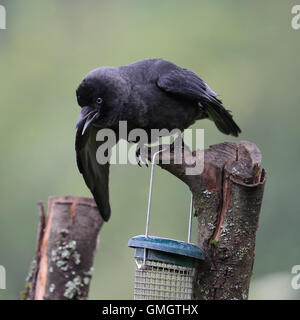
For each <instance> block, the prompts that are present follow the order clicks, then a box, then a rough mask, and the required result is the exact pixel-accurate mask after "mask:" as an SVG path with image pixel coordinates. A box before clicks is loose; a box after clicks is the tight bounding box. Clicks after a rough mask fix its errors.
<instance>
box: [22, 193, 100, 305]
mask: <svg viewBox="0 0 300 320" xmlns="http://www.w3.org/2000/svg"><path fill="white" fill-rule="evenodd" d="M39 208H40V216H39V218H40V219H39V231H38V239H37V249H36V256H35V259H34V261H33V263H32V268H31V272H30V274H29V277H28V285H27V292H25V297H24V298H25V299H27V300H68V299H86V298H87V296H88V292H89V285H90V280H91V277H92V270H93V261H94V256H95V252H96V249H97V243H98V235H99V231H100V228H101V226H102V224H103V220H102V218H101V216H100V215H99V211H98V209H97V206H96V203H95V202H94V200H93V199H91V198H83V197H75V196H65V197H50V198H49V200H48V214H47V216H46V215H45V212H44V208H43V205H42V204H41V203H40V204H39Z"/></svg>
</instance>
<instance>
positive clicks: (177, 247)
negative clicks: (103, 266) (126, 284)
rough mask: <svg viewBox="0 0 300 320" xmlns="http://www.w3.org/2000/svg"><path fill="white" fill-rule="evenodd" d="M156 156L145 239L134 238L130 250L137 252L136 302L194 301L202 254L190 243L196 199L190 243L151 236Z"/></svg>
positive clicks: (152, 171)
mask: <svg viewBox="0 0 300 320" xmlns="http://www.w3.org/2000/svg"><path fill="white" fill-rule="evenodd" d="M160 152H162V151H158V152H156V153H155V154H154V155H153V159H152V167H151V179H150V190H149V201H148V212H147V223H146V233H145V235H139V236H135V237H133V238H131V239H130V240H129V242H128V246H129V247H132V248H134V249H135V252H134V258H135V262H136V271H135V285H134V299H135V300H149V299H150V300H191V299H192V289H193V277H194V274H195V266H196V263H197V261H199V260H203V259H204V254H203V251H202V250H201V249H200V248H199V247H198V246H196V245H194V244H192V243H191V230H192V213H193V198H192V196H191V204H190V215H189V229H188V241H187V242H184V241H179V240H173V239H168V238H161V237H154V236H149V221H150V220H149V219H150V211H151V198H152V186H153V176H154V166H155V159H156V156H157V154H159V153H160Z"/></svg>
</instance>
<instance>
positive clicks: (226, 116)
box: [75, 59, 241, 221]
mask: <svg viewBox="0 0 300 320" xmlns="http://www.w3.org/2000/svg"><path fill="white" fill-rule="evenodd" d="M76 95H77V101H78V104H79V106H80V107H81V113H80V116H79V118H78V121H77V125H76V127H77V133H76V142H75V149H76V156H77V165H78V169H79V171H80V173H81V174H82V175H83V177H84V180H85V183H86V185H87V186H88V188H89V189H90V191H91V192H92V194H93V196H94V199H95V201H96V204H97V206H98V209H99V212H100V215H101V216H102V218H103V219H104V220H105V221H108V219H109V218H110V214H111V209H110V204H109V190H108V178H109V163H108V162H107V163H104V164H99V163H98V162H97V160H96V152H97V147H98V146H99V142H97V141H96V134H97V131H98V130H99V129H101V128H109V129H112V130H113V131H114V132H116V134H117V133H118V125H119V121H127V127H128V131H130V130H132V129H136V128H141V129H144V130H145V131H146V132H147V133H149V134H150V131H151V129H160V130H161V129H167V130H169V131H171V130H173V129H175V128H176V129H179V130H181V131H183V130H184V129H186V128H188V127H189V126H190V125H192V124H193V123H194V122H195V121H196V120H199V119H205V118H207V119H210V120H212V121H214V123H215V125H216V127H217V128H218V129H219V130H220V131H221V132H223V133H224V134H228V135H233V136H235V137H237V136H238V134H239V133H240V132H241V130H240V128H239V127H238V126H237V124H236V123H235V122H234V121H233V119H232V116H231V114H230V113H229V111H228V110H226V109H225V108H224V107H223V105H222V102H221V101H220V99H219V98H218V94H216V93H215V92H214V91H213V90H212V89H211V88H210V87H209V86H208V85H207V84H206V83H205V81H204V80H202V79H201V78H200V77H199V76H198V75H197V74H196V73H194V72H192V71H190V70H188V69H184V68H181V67H179V66H177V65H175V64H174V63H172V62H169V61H166V60H164V59H145V60H141V61H137V62H135V63H133V64H130V65H126V66H121V67H119V68H114V67H101V68H98V69H95V70H93V71H91V72H89V73H88V74H87V75H86V76H85V77H84V79H83V80H82V82H81V83H80V85H79V86H78V88H77V90H76Z"/></svg>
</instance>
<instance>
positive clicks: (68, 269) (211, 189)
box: [25, 141, 266, 300]
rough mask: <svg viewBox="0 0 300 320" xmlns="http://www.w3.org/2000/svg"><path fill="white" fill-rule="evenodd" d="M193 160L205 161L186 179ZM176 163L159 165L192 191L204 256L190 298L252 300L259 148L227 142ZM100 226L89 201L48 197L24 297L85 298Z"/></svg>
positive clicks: (259, 188)
mask: <svg viewBox="0 0 300 320" xmlns="http://www.w3.org/2000/svg"><path fill="white" fill-rule="evenodd" d="M162 148H163V147H162ZM161 157H164V154H163V153H162V154H160V155H159V158H160V159H161ZM195 157H198V158H199V157H204V170H203V171H202V173H201V174H197V175H187V174H186V169H188V168H189V169H191V168H193V166H194V167H195V165H194V164H193V162H194V160H193V159H195ZM149 159H151V155H150V154H149ZM174 159H175V155H174V154H173V153H171V154H170V155H169V159H166V157H164V160H165V161H164V162H163V163H162V162H160V163H159V165H160V166H161V167H162V168H163V169H165V170H167V171H169V172H170V173H171V174H173V175H175V176H176V177H178V178H179V179H181V180H182V181H183V182H185V183H186V184H187V185H188V186H189V188H190V190H191V192H192V193H193V201H194V208H195V216H196V217H197V219H198V226H199V231H198V245H199V246H200V247H201V248H202V249H203V250H204V252H205V260H204V261H203V262H200V263H199V264H198V266H197V272H196V275H195V278H194V283H193V298H194V299H199V300H203V299H205V300H216V299H224V300H225V299H226V300H228V299H247V298H248V291H249V283H250V279H251V275H252V268H253V263H254V249H255V238H256V230H257V228H258V219H259V213H260V208H261V203H262V198H263V191H264V185H265V181H266V174H265V171H264V169H262V168H261V153H260V151H259V150H258V148H257V147H256V146H255V145H254V144H253V143H251V142H248V141H242V142H240V143H239V144H238V143H234V142H224V143H221V144H218V145H213V146H211V147H209V148H208V149H206V150H204V152H203V151H199V150H198V151H194V152H185V153H184V154H183V155H182V164H175V163H174ZM176 160H178V158H176ZM166 163H167V164H166ZM199 163H200V164H201V161H198V162H197V161H196V165H199ZM194 172H195V171H194ZM102 224H103V220H102V219H101V217H100V215H99V213H98V210H97V207H96V205H95V203H94V200H92V199H90V198H79V197H72V196H69V197H53V198H50V199H49V204H48V215H47V218H46V216H45V213H44V209H43V206H42V205H41V204H40V226H39V231H38V241H37V243H38V244H37V251H36V258H35V259H34V263H33V264H32V269H31V272H30V275H29V278H28V287H27V291H26V292H25V298H26V299H29V300H30V299H86V298H87V296H88V290H89V283H90V279H91V269H92V265H93V259H94V254H95V251H96V246H97V239H98V233H99V230H100V228H101V226H102Z"/></svg>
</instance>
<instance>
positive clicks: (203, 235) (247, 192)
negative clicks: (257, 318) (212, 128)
mask: <svg viewBox="0 0 300 320" xmlns="http://www.w3.org/2000/svg"><path fill="white" fill-rule="evenodd" d="M193 157H204V168H203V172H202V173H201V174H199V175H186V174H185V173H186V168H187V167H191V161H190V159H191V158H193ZM160 159H164V161H165V158H163V155H161V156H160ZM182 159H183V163H182V164H174V161H173V160H174V155H172V154H171V155H170V157H169V161H170V164H163V163H161V162H160V163H158V165H159V166H161V167H162V168H163V169H165V170H167V171H169V172H170V173H171V174H173V175H175V176H176V177H178V178H179V179H181V180H182V181H183V182H185V183H186V184H187V185H188V186H189V188H190V190H191V192H192V193H193V201H194V209H195V215H196V216H197V218H198V245H199V247H201V248H202V249H203V250H204V252H205V256H206V258H205V260H204V261H203V262H201V263H199V265H198V267H197V272H196V277H195V281H194V290H193V298H194V299H200V300H202V299H204V300H215V299H247V298H248V292H249V284H250V279H251V275H252V268H253V263H254V249H255V239H256V230H257V228H258V219H259V213H260V208H261V203H262V198H263V191H264V185H265V181H266V174H265V171H264V169H262V168H261V153H260V151H259V149H258V148H257V146H256V145H255V144H253V143H251V142H248V141H241V142H240V143H239V144H238V143H234V142H224V143H220V144H218V145H213V146H211V147H209V148H208V149H206V150H204V152H200V151H194V152H192V153H190V154H185V156H184V158H182ZM196 165H197V163H196Z"/></svg>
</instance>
